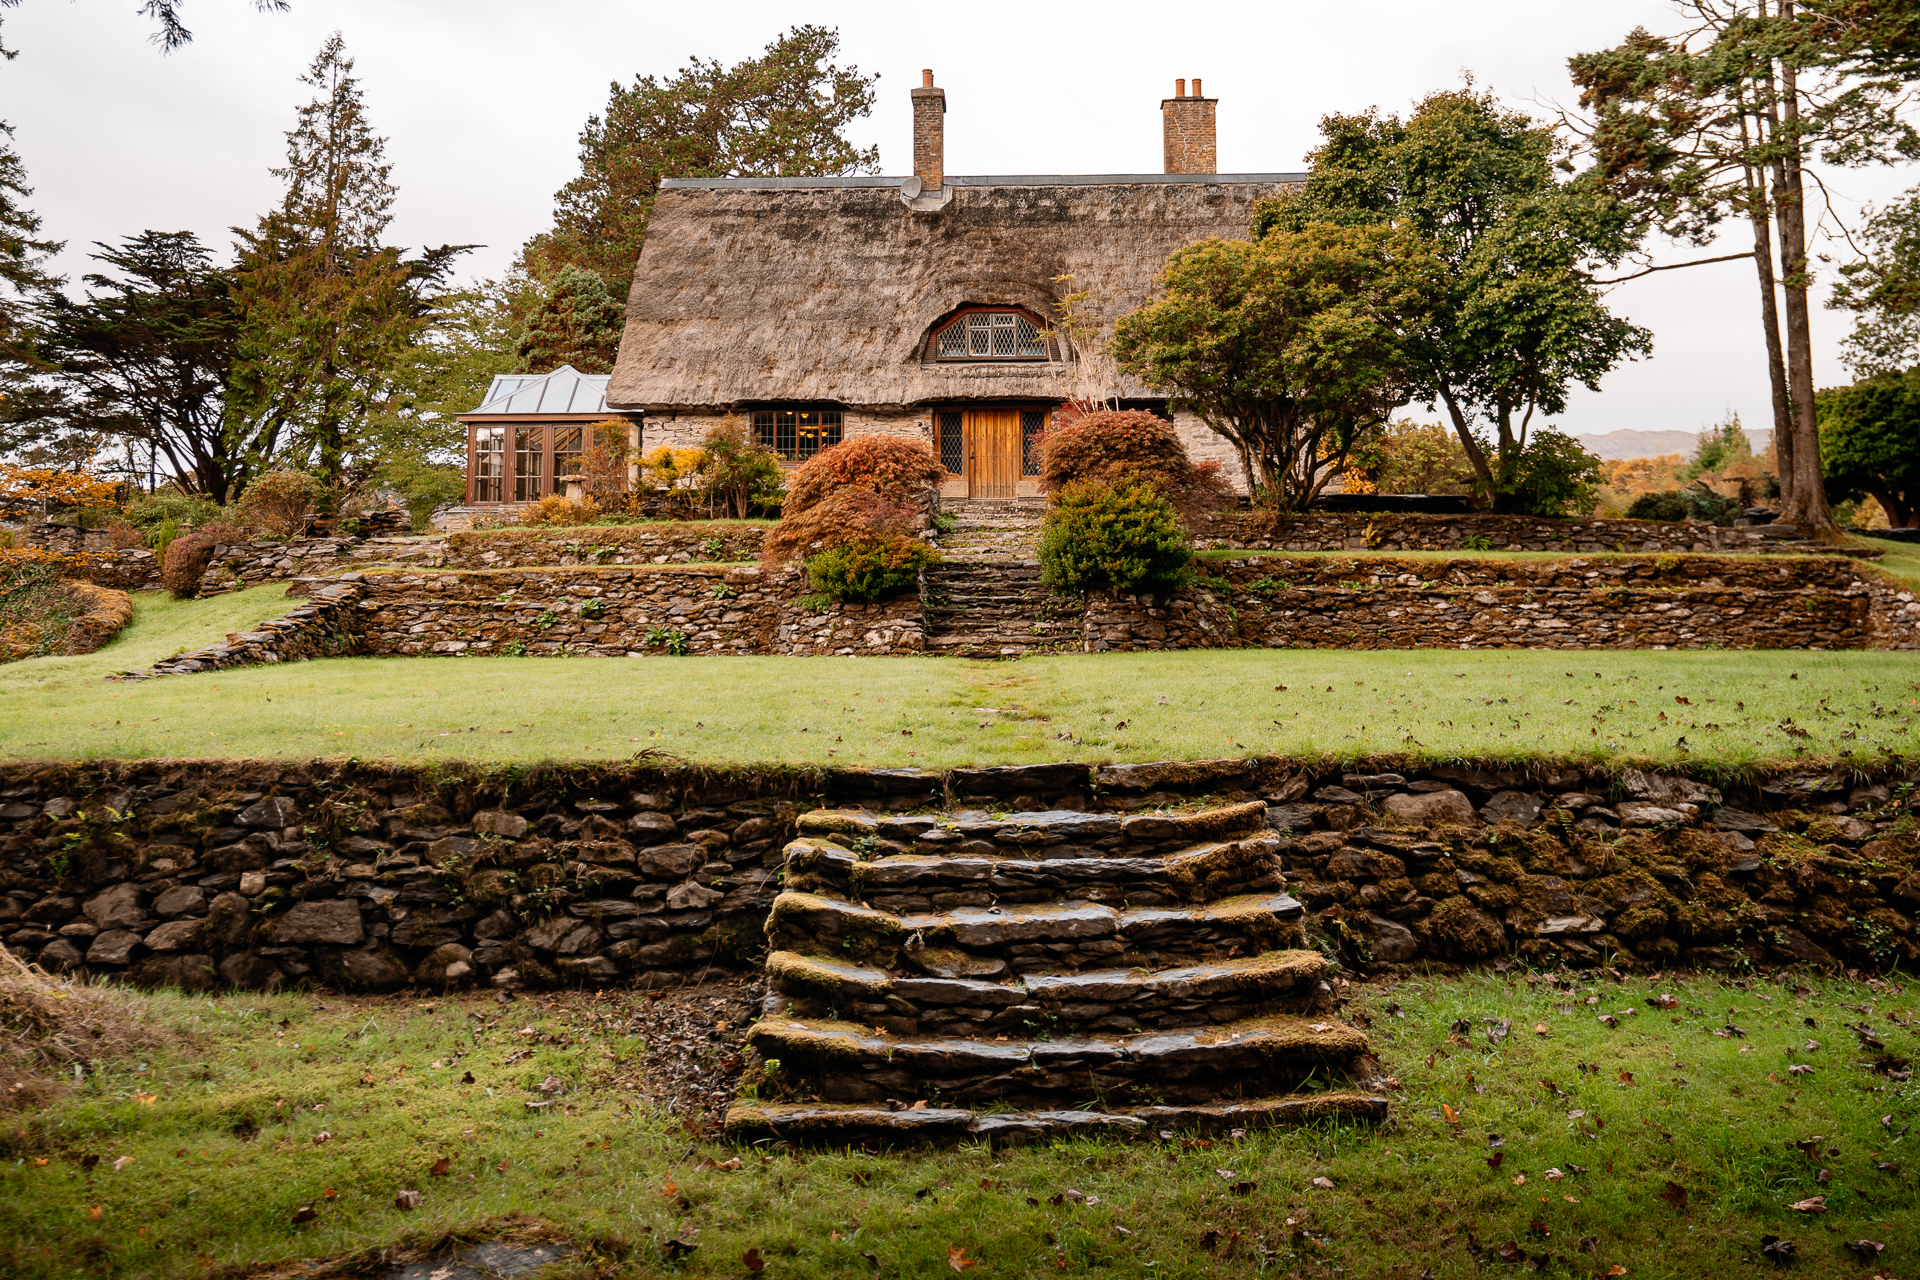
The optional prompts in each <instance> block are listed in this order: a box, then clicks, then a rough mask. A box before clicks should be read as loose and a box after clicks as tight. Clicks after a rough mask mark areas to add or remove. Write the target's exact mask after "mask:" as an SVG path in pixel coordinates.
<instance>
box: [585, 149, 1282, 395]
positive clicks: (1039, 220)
mask: <svg viewBox="0 0 1920 1280" xmlns="http://www.w3.org/2000/svg"><path fill="white" fill-rule="evenodd" d="M1303 176H1304V175H1298V174H1195V175H1184V174H1182V175H1160V174H1147V175H1125V176H1113V177H1035V178H954V177H949V178H947V179H946V188H945V191H944V192H942V193H941V196H940V198H939V199H929V198H926V197H923V198H921V199H920V200H918V201H916V202H915V203H916V204H918V205H922V206H924V205H929V204H936V203H938V204H939V207H938V208H934V209H920V208H914V207H910V206H909V205H908V203H907V202H906V201H905V200H904V199H903V198H902V192H901V180H900V179H897V178H838V179H835V178H800V179H765V178H762V179H724V178H722V179H695V180H684V181H669V182H667V183H665V184H663V186H662V190H661V192H660V196H659V200H658V202H657V203H656V204H655V206H654V210H653V216H652V219H651V222H650V225H649V227H648V230H647V240H646V246H645V248H644V249H643V250H642V252H641V254H640V262H639V266H638V269H637V270H636V271H635V273H634V280H633V291H632V293H631V294H630V295H629V297H628V300H627V326H626V332H625V335H624V336H623V338H622V339H621V343H620V357H619V361H618V363H617V364H616V366H615V368H614V372H613V380H612V382H611V384H610V385H609V387H608V392H607V401H608V404H609V405H610V406H612V407H616V408H624V409H646V410H652V411H656V412H658V411H662V410H687V409H697V408H703V407H734V406H739V405H744V404H753V403H768V402H780V401H811V402H829V403H839V404H844V405H860V406H871V407H888V406H910V405H917V404H925V403H928V402H931V401H943V400H966V399H992V398H1035V399H1056V400H1057V399H1064V398H1067V397H1069V396H1072V395H1075V394H1082V393H1083V392H1084V389H1085V388H1084V383H1076V380H1075V357H1076V354H1077V353H1075V352H1073V351H1072V350H1071V349H1068V344H1066V343H1063V344H1062V346H1063V355H1064V356H1065V357H1066V358H1065V359H1064V360H1062V361H1060V362H1056V363H1050V364H1000V365H991V364H935V363H928V362H926V361H924V360H923V358H922V352H923V351H924V348H925V342H926V338H927V335H928V333H929V332H930V330H931V328H932V326H933V325H934V324H935V323H936V322H937V321H939V320H940V319H942V318H943V317H945V316H947V315H950V314H951V313H952V312H953V311H954V310H956V309H957V308H959V307H962V306H966V305H969V304H983V305H992V304H999V305H1009V304H1011V305H1017V306H1022V307H1025V308H1026V309H1028V310H1029V311H1032V312H1034V313H1035V314H1037V315H1039V316H1042V317H1047V318H1052V317H1054V316H1055V315H1056V314H1057V313H1056V310H1055V305H1056V304H1057V303H1058V302H1059V301H1060V299H1061V298H1062V297H1063V296H1064V295H1065V293H1066V292H1068V291H1069V290H1087V291H1089V293H1090V296H1089V298H1088V300H1087V307H1088V309H1089V310H1090V311H1091V312H1092V313H1093V314H1094V315H1096V316H1098V317H1099V319H1100V320H1101V321H1102V323H1103V327H1108V328H1110V326H1111V324H1112V321H1113V320H1115V319H1116V318H1118V317H1119V316H1122V315H1125V314H1126V313H1128V312H1130V311H1132V310H1134V309H1135V308H1137V307H1139V306H1140V305H1141V304H1142V303H1144V302H1146V301H1147V300H1148V299H1149V297H1151V296H1152V293H1153V288H1154V281H1155V279H1156V277H1157V276H1158V275H1159V273H1160V270H1161V268H1162V267H1163V266H1164V265H1165V263H1166V260H1167V258H1168V256H1169V255H1171V254H1172V253H1173V252H1174V251H1175V250H1176V249H1180V248H1183V247H1185V246H1187V245H1191V244H1195V243H1197V242H1199V241H1202V240H1206V239H1208V238H1210V237H1223V238H1231V239H1243V238H1245V237H1246V235H1247V232H1248V226H1249V223H1250V220H1251V216H1252V210H1253V204H1254V202H1255V201H1257V200H1261V199H1264V198H1266V197H1268V196H1271V195H1274V194H1276V193H1277V192H1279V191H1281V190H1282V189H1284V188H1285V187H1286V186H1287V185H1289V184H1290V183H1295V182H1299V181H1300V180H1301V179H1302V177H1303ZM942 201H944V202H942ZM1063 275H1070V276H1072V277H1073V283H1072V285H1070V286H1064V285H1061V284H1058V283H1056V277H1059V276H1063ZM1115 381H1117V383H1118V385H1112V386H1110V387H1107V386H1103V387H1102V388H1101V389H1100V390H1099V391H1097V392H1096V394H1105V395H1121V396H1145V395H1149V394H1151V393H1150V392H1149V390H1148V389H1147V388H1145V387H1142V386H1139V385H1137V384H1134V383H1132V382H1131V380H1129V379H1124V378H1119V379H1115V378H1113V377H1111V376H1109V377H1105V378H1103V379H1102V382H1103V383H1112V382H1115Z"/></svg>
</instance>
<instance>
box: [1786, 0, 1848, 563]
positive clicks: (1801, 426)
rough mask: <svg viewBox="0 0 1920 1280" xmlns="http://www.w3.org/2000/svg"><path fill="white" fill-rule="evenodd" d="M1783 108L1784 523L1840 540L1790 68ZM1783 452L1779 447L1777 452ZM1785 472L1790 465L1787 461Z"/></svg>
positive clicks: (1789, 8)
mask: <svg viewBox="0 0 1920 1280" xmlns="http://www.w3.org/2000/svg"><path fill="white" fill-rule="evenodd" d="M1780 16H1781V18H1782V19H1791V18H1792V16H1793V2H1792V0H1783V2H1782V4H1781V5H1780ZM1780 90H1781V92H1780V104H1781V110H1782V114H1783V117H1784V119H1783V121H1782V124H1783V126H1784V127H1783V131H1782V133H1781V134H1779V135H1777V138H1778V140H1779V141H1781V142H1783V143H1784V144H1785V145H1784V146H1783V148H1782V157H1781V159H1780V160H1779V161H1778V162H1777V163H1776V164H1775V166H1774V174H1775V187H1774V193H1773V203H1774V218H1775V221H1776V222H1777V223H1778V225H1779V229H1780V268H1781V272H1782V278H1781V284H1782V285H1783V286H1784V287H1785V290H1786V300H1787V307H1786V311H1787V317H1786V318H1787V392H1788V396H1789V397H1790V400H1791V408H1792V411H1793V433H1792V441H1793V444H1792V450H1793V457H1792V476H1793V480H1792V484H1791V485H1790V486H1789V485H1788V484H1787V483H1786V481H1785V478H1784V474H1783V477H1782V483H1781V492H1782V495H1783V496H1784V497H1785V499H1786V501H1785V503H1784V507H1785V509H1784V510H1783V511H1782V512H1781V519H1782V520H1783V521H1785V522H1786V523H1788V524H1792V525H1796V526H1798V527H1799V529H1800V531H1801V532H1802V533H1806V534H1811V535H1813V536H1815V537H1827V538H1832V537H1837V536H1838V535H1839V528H1838V527H1837V526H1836V525H1835V524H1834V522H1833V512H1832V510H1831V509H1830V508H1829V507H1828V506H1827V489H1826V483H1825V481H1824V480H1823V479H1822V477H1821V474H1820V428H1819V424H1818V422H1817V421H1816V420H1815V418H1814V412H1813V329H1812V324H1811V322H1810V316H1809V312H1808V308H1807V286H1808V284H1809V283H1810V280H1809V277H1808V270H1807V218H1806V194H1805V191H1804V189H1803V185H1802V180H1801V173H1800V154H1801V148H1800V138H1799V122H1800V90H1799V84H1798V75H1797V73H1796V72H1795V71H1794V69H1793V66H1792V65H1791V64H1790V63H1787V62H1782V63H1781V67H1780ZM1776 452H1777V446H1776ZM1780 461H1781V470H1782V472H1783V473H1784V472H1785V471H1786V470H1787V459H1786V458H1785V457H1782V458H1781V460H1780Z"/></svg>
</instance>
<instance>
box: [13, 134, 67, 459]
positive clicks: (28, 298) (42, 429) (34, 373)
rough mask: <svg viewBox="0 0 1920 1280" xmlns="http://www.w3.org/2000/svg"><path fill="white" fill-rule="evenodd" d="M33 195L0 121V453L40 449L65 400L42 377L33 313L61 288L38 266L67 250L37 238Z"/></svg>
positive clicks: (54, 427) (57, 428) (55, 431)
mask: <svg viewBox="0 0 1920 1280" xmlns="http://www.w3.org/2000/svg"><path fill="white" fill-rule="evenodd" d="M32 194H33V188H32V187H29V186H28V185H27V167H26V165H25V164H24V163H22V161H21V159H20V155H19V153H18V152H16V151H15V150H14V149H13V126H12V125H10V124H7V123H6V122H5V121H0V453H10V452H13V451H15V450H18V449H21V448H24V447H26V446H28V445H43V444H44V443H45V441H46V440H48V439H49V438H50V436H53V435H57V434H59V432H60V424H59V422H58V412H59V409H60V407H61V405H62V403H63V401H62V398H61V396H60V395H59V394H58V392H57V391H55V390H53V389H51V388H50V387H48V386H47V385H46V383H45V382H44V381H43V380H42V378H41V375H42V374H43V373H44V372H45V365H44V363H43V362H42V361H41V360H40V359H39V358H38V357H37V356H36V355H35V354H34V344H35V341H36V334H35V325H34V315H33V313H34V303H35V295H38V294H44V293H47V292H49V291H51V290H53V289H55V288H57V287H58V286H59V284H60V281H59V280H58V279H57V278H56V277H54V276H52V275H49V274H48V273H47V271H46V270H45V268H44V266H43V265H42V264H44V263H45V261H46V259H47V258H48V256H49V255H51V254H55V253H58V252H60V250H61V249H62V248H64V247H65V246H64V245H63V244H62V243H61V242H60V241H57V240H47V239H44V238H42V237H41V235H40V215H38V214H36V213H35V212H34V211H33V210H31V209H29V208H27V207H26V203H25V201H26V199H27V197H28V196H31V195H32Z"/></svg>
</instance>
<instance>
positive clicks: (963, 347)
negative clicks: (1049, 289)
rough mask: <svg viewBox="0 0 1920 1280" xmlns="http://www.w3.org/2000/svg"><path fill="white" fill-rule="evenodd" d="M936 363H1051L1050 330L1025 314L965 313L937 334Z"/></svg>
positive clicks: (931, 345) (932, 345) (933, 345)
mask: <svg viewBox="0 0 1920 1280" xmlns="http://www.w3.org/2000/svg"><path fill="white" fill-rule="evenodd" d="M928 355H929V357H930V358H932V359H934V360H975V361H978V360H1051V359H1052V358H1053V346H1052V343H1051V342H1050V341H1049V338H1048V334H1047V329H1046V326H1045V325H1044V324H1042V323H1040V322H1038V321H1036V320H1035V319H1034V318H1033V317H1032V316H1029V315H1027V314H1026V313H1025V312H1021V311H1012V310H1007V311H989V310H979V311H963V312H961V313H960V314H959V315H957V316H955V317H954V318H953V319H952V320H950V321H948V322H947V323H946V324H944V325H942V326H941V327H940V328H939V329H937V330H935V331H934V334H933V339H932V341H931V342H930V343H929V351H928Z"/></svg>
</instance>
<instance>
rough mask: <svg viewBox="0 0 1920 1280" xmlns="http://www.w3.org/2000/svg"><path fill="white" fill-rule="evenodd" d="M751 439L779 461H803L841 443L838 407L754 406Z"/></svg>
mask: <svg viewBox="0 0 1920 1280" xmlns="http://www.w3.org/2000/svg"><path fill="white" fill-rule="evenodd" d="M753 434H754V438H755V439H756V440H758V441H759V442H760V443H761V444H763V445H765V446H766V447H767V448H769V449H771V450H773V452H774V455H775V456H776V457H778V458H779V459H780V461H782V462H805V461H806V460H807V459H808V458H811V457H812V456H813V455H814V454H816V453H819V452H820V451H821V450H822V449H830V448H832V447H833V446H834V445H836V444H839V443H840V411H839V410H838V409H756V410H754V413H753Z"/></svg>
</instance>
